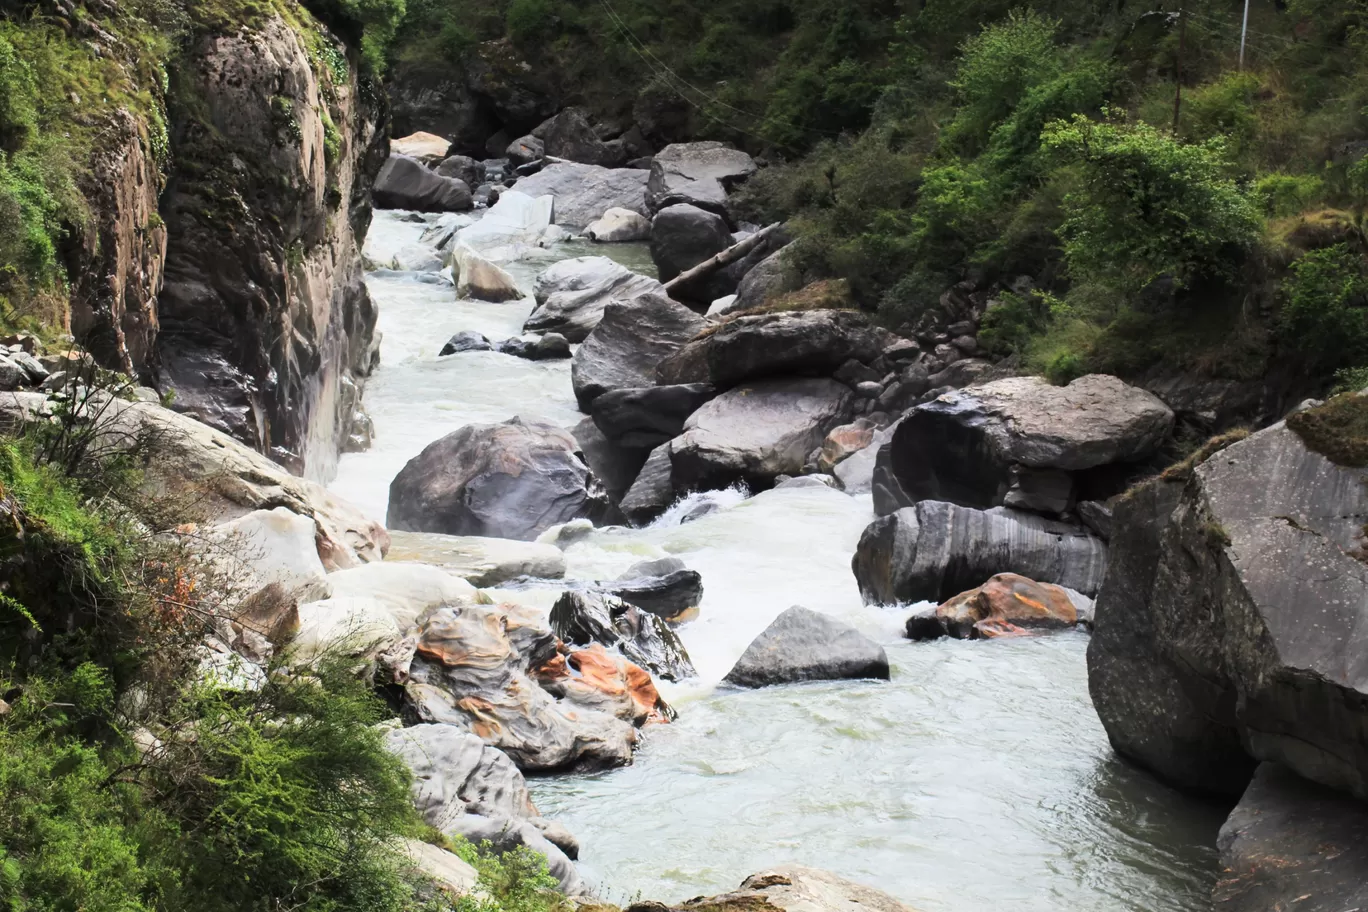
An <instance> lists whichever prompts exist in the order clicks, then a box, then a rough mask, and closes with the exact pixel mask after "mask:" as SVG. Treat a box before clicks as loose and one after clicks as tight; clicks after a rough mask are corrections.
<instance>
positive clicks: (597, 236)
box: [584, 208, 651, 244]
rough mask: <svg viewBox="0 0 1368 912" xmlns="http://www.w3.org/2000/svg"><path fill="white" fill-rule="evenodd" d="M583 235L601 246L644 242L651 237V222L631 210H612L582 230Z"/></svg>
mask: <svg viewBox="0 0 1368 912" xmlns="http://www.w3.org/2000/svg"><path fill="white" fill-rule="evenodd" d="M584 235H585V237H587V238H589V240H591V241H598V242H599V243H603V244H614V243H624V242H627V241H645V240H648V239H649V238H650V237H651V220H650V219H648V218H646V217H645V216H643V215H642V214H641V213H639V212H633V211H632V210H631V209H621V208H613V209H609V210H608V211H607V212H605V213H603V218H601V219H599V220H598V221H596V222H594V223H593V224H592V225H590V226H589V227H588V228H586V229H584Z"/></svg>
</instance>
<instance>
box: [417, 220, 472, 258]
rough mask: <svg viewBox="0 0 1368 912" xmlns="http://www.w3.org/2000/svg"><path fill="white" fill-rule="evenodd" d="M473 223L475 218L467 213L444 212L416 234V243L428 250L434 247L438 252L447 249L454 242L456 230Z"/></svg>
mask: <svg viewBox="0 0 1368 912" xmlns="http://www.w3.org/2000/svg"><path fill="white" fill-rule="evenodd" d="M473 224H475V218H474V216H471V215H469V214H468V213H464V212H444V213H442V214H441V215H439V216H438V217H437V220H436V221H435V222H433V223H431V224H430V225H428V227H426V228H424V229H423V233H422V234H420V235H419V236H418V243H419V244H420V245H421V246H422V247H425V248H427V249H428V250H429V251H431V250H433V249H434V248H435V249H436V250H437V251H439V252H446V251H449V250H450V249H451V245H452V244H454V243H455V242H456V232H458V231H460V230H461V229H462V228H468V227H470V226H471V225H473Z"/></svg>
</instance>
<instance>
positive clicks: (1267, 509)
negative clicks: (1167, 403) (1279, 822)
mask: <svg viewBox="0 0 1368 912" xmlns="http://www.w3.org/2000/svg"><path fill="white" fill-rule="evenodd" d="M1363 401H1368V400H1364V399H1362V398H1361V397H1345V398H1343V399H1341V400H1338V403H1339V406H1340V407H1346V406H1347V407H1348V408H1350V409H1362V407H1363V406H1362V405H1361V404H1360V403H1361V402H1363ZM1325 408H1326V409H1330V410H1334V409H1336V402H1332V403H1331V404H1330V405H1328V406H1326V407H1325ZM1325 414H1326V412H1324V411H1322V412H1316V411H1313V412H1306V413H1302V414H1300V415H1298V416H1296V418H1295V419H1294V420H1295V421H1296V424H1297V426H1298V427H1302V428H1303V429H1305V428H1307V427H1308V426H1311V424H1312V423H1313V422H1315V421H1316V418H1317V417H1318V416H1323V415H1325ZM1308 433H1309V431H1308ZM1349 433H1353V432H1352V431H1350V432H1349ZM1313 439H1314V438H1313ZM1365 480H1368V471H1366V470H1364V469H1360V468H1353V467H1348V466H1342V465H1337V464H1335V463H1333V462H1331V461H1330V460H1329V459H1327V458H1326V457H1325V456H1322V455H1321V454H1320V453H1318V452H1315V451H1314V450H1312V449H1311V448H1309V447H1308V446H1307V444H1306V443H1305V442H1304V441H1303V439H1302V438H1301V437H1300V436H1299V435H1298V433H1297V432H1296V431H1294V430H1292V429H1291V428H1290V427H1288V425H1286V424H1278V425H1274V426H1273V427H1271V428H1268V429H1266V430H1263V431H1260V432H1259V433H1257V434H1254V435H1252V436H1250V437H1249V438H1248V439H1245V440H1242V441H1240V442H1236V443H1233V444H1232V445H1230V446H1228V447H1226V448H1225V449H1219V450H1217V451H1216V452H1214V453H1213V454H1211V455H1209V456H1208V458H1206V459H1205V461H1203V462H1201V463H1200V464H1198V465H1196V466H1195V467H1194V468H1192V469H1190V470H1185V469H1179V470H1175V471H1173V472H1170V473H1167V474H1166V477H1161V478H1160V479H1158V480H1156V481H1154V482H1151V483H1149V484H1147V485H1144V486H1142V487H1141V488H1139V489H1138V490H1136V491H1133V492H1132V493H1130V494H1129V495H1127V496H1126V497H1124V498H1121V499H1120V501H1119V502H1118V503H1117V504H1116V507H1115V513H1114V520H1113V524H1112V525H1113V531H1112V555H1113V557H1112V562H1111V566H1110V567H1109V569H1108V575H1107V584H1106V586H1105V587H1104V588H1103V590H1102V593H1101V594H1100V595H1099V596H1098V600H1097V621H1096V633H1095V636H1094V638H1093V640H1092V641H1091V643H1090V644H1089V649H1088V671H1089V688H1090V690H1091V692H1092V696H1093V703H1094V705H1095V706H1096V707H1097V710H1098V715H1099V717H1100V718H1101V719H1102V723H1103V725H1104V726H1105V727H1106V729H1107V732H1108V735H1109V736H1110V738H1111V740H1112V743H1113V744H1114V745H1115V747H1116V749H1117V750H1118V751H1119V752H1121V753H1122V754H1124V755H1126V756H1128V757H1130V758H1131V759H1133V760H1135V761H1136V762H1138V763H1140V764H1141V765H1143V766H1146V767H1147V768H1149V769H1151V770H1153V771H1154V772H1156V773H1157V774H1159V775H1160V776H1162V777H1164V778H1165V779H1167V780H1169V781H1171V782H1174V783H1176V784H1179V785H1182V786H1186V787H1188V788H1192V789H1198V790H1203V791H1213V792H1223V793H1227V794H1233V793H1238V792H1239V791H1240V790H1241V789H1242V788H1243V787H1244V784H1245V781H1246V780H1247V778H1248V776H1249V770H1250V767H1251V765H1252V764H1251V761H1250V760H1249V759H1247V756H1246V752H1247V754H1248V755H1249V756H1252V757H1253V758H1254V759H1256V760H1268V761H1275V762H1279V763H1282V764H1283V765H1285V766H1288V767H1289V768H1291V769H1292V770H1294V771H1295V772H1297V773H1299V774H1301V775H1302V776H1304V777H1305V778H1307V779H1311V780H1313V781H1317V782H1320V783H1322V784H1324V785H1328V786H1331V787H1334V788H1340V789H1344V790H1346V791H1350V792H1353V793H1355V794H1356V795H1359V796H1361V797H1362V796H1365V795H1368V725H1366V724H1365V719H1366V718H1368V715H1366V707H1368V700H1365V695H1368V684H1366V683H1365V681H1368V678H1366V677H1365V675H1364V668H1365V666H1364V662H1365V661H1366V659H1365V657H1366V656H1368V650H1365V649H1364V648H1363V642H1362V638H1363V636H1364V631H1365V630H1368V569H1365V566H1364V562H1363V560H1362V558H1361V555H1362V553H1363V548H1364V539H1363V525H1364V518H1365V517H1368V487H1366V486H1365V484H1364V482H1365Z"/></svg>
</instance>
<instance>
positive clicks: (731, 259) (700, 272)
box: [665, 222, 780, 297]
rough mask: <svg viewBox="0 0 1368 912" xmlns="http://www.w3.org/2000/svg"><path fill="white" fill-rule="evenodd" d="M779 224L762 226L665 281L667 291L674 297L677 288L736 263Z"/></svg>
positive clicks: (767, 237) (766, 238)
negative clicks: (753, 232)
mask: <svg viewBox="0 0 1368 912" xmlns="http://www.w3.org/2000/svg"><path fill="white" fill-rule="evenodd" d="M779 224H780V223H779V222H775V223H774V224H773V225H770V226H768V227H765V228H761V229H760V230H759V231H757V232H755V234H752V235H751V236H750V237H748V238H746V239H745V240H743V241H741V242H739V243H736V244H733V245H731V246H730V247H728V248H727V249H726V250H724V251H722V252H721V253H719V254H717V255H716V256H713V257H711V258H709V259H706V260H704V261H703V262H701V263H699V264H698V265H697V266H695V267H693V268H692V269H687V270H685V271H684V272H681V273H680V274H679V275H677V276H675V277H674V278H673V279H670V281H668V282H666V283H665V293H666V294H668V295H670V296H671V297H673V296H674V292H675V291H676V290H677V289H679V288H684V287H686V286H688V285H689V284H691V283H693V282H697V281H699V280H700V279H706V278H707V277H708V276H710V275H712V274H713V273H714V272H717V270H719V269H722V268H723V267H725V266H730V265H731V264H732V263H735V262H736V261H737V260H739V259H741V258H742V257H743V256H745V255H746V254H748V253H750V252H751V251H752V250H754V249H755V248H756V247H759V246H760V245H761V244H763V243H764V242H765V241H767V240H769V238H770V236H771V235H772V234H774V232H775V231H777V230H778V229H779Z"/></svg>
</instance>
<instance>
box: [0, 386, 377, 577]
mask: <svg viewBox="0 0 1368 912" xmlns="http://www.w3.org/2000/svg"><path fill="white" fill-rule="evenodd" d="M10 398H17V397H8V396H7V397H6V399H10ZM33 399H34V404H35V405H36V404H40V403H43V402H45V401H46V397H43V396H35V397H33ZM138 442H143V443H146V444H148V445H149V446H151V447H152V452H153V453H154V454H155V457H154V458H152V459H150V460H148V461H146V462H145V464H143V466H142V476H143V482H144V484H146V485H147V486H148V488H149V489H150V490H154V491H158V492H161V493H171V494H175V495H177V496H183V497H185V498H187V500H191V501H193V502H194V503H195V505H196V507H197V509H198V510H199V511H201V512H202V514H203V515H204V516H205V517H206V518H207V519H208V520H209V521H211V522H224V521H228V520H232V519H236V518H238V517H240V516H243V515H245V514H247V513H250V512H252V511H256V510H275V509H277V508H283V509H287V510H289V511H291V512H293V513H297V514H298V515H300V516H303V517H307V518H308V519H309V520H311V521H312V523H313V526H314V530H313V538H314V545H315V548H316V549H317V553H318V558H319V560H321V561H322V563H323V566H324V568H326V569H328V570H341V569H345V568H347V567H354V566H357V565H358V564H361V563H366V562H369V561H378V560H380V559H382V558H383V557H384V555H385V552H386V550H387V549H388V548H389V535H388V534H387V533H386V531H385V529H384V527H383V526H381V525H380V524H379V523H377V522H375V521H374V520H372V519H370V518H368V517H367V516H365V515H364V514H363V513H362V512H361V511H360V510H359V509H357V508H356V507H354V506H352V505H351V504H349V503H347V502H346V501H344V500H342V499H341V498H339V497H337V496H335V495H334V494H332V492H330V491H328V490H327V489H325V488H324V487H323V486H322V485H319V484H316V483H315V482H312V481H306V480H305V479H303V478H299V477H296V476H294V475H291V474H290V473H289V472H287V471H286V470H285V469H284V468H282V467H281V466H280V465H279V464H277V463H275V462H272V461H271V460H270V459H268V458H267V457H265V456H263V455H262V454H260V453H258V452H256V451H255V450H253V449H251V448H249V447H247V446H245V445H244V444H242V443H240V442H238V441H237V440H234V439H233V438H231V437H229V436H228V435H227V434H224V433H222V432H220V431H216V430H214V429H212V428H210V427H208V426H206V425H204V424H201V423H200V422H198V421H196V420H195V419H194V418H191V417H190V416H189V415H182V414H180V413H179V412H173V411H171V410H169V409H165V408H162V407H161V406H160V405H157V404H156V403H153V402H126V401H124V400H122V399H116V400H113V401H111V402H110V403H109V405H108V408H107V409H106V410H105V412H104V420H103V423H102V425H101V429H100V441H99V445H100V446H101V447H104V448H107V449H108V450H109V451H115V450H118V449H122V448H126V447H128V446H130V445H133V444H136V443H138Z"/></svg>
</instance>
